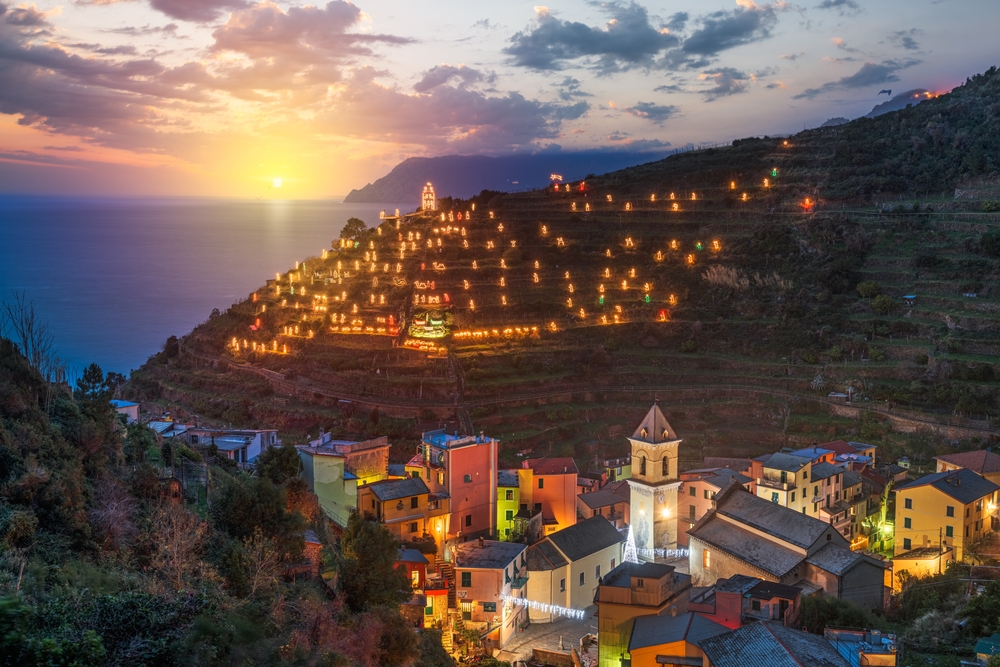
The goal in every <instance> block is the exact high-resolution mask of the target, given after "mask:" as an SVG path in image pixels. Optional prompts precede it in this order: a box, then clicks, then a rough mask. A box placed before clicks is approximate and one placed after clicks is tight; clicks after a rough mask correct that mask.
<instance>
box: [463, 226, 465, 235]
mask: <svg viewBox="0 0 1000 667" xmlns="http://www.w3.org/2000/svg"><path fill="white" fill-rule="evenodd" d="M462 236H465V227H462Z"/></svg>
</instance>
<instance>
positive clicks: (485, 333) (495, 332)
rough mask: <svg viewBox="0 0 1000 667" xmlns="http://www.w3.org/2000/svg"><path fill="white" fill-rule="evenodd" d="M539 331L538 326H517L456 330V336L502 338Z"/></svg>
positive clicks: (528, 334)
mask: <svg viewBox="0 0 1000 667" xmlns="http://www.w3.org/2000/svg"><path fill="white" fill-rule="evenodd" d="M537 333H538V327H529V326H517V327H506V328H504V329H479V330H475V331H456V332H455V333H454V334H453V335H454V337H455V338H500V337H507V338H510V337H515V336H530V335H532V334H537Z"/></svg>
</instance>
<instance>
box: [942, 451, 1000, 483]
mask: <svg viewBox="0 0 1000 667" xmlns="http://www.w3.org/2000/svg"><path fill="white" fill-rule="evenodd" d="M934 461H935V462H936V463H937V471H936V472H951V471H952V470H961V469H962V468H965V469H966V470H971V471H972V472H974V473H976V474H977V475H979V476H980V477H983V478H985V479H988V480H989V481H991V482H993V483H994V484H997V485H1000V454H995V453H994V452H991V451H990V450H988V449H980V450H977V451H974V452H962V453H960V454H943V455H941V456H935V457H934Z"/></svg>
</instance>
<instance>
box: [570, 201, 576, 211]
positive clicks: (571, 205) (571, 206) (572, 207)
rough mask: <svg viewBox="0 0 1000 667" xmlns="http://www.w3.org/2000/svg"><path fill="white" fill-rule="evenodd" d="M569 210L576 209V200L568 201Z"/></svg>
mask: <svg viewBox="0 0 1000 667" xmlns="http://www.w3.org/2000/svg"><path fill="white" fill-rule="evenodd" d="M569 210H571V211H575V210H576V202H572V203H570V205H569Z"/></svg>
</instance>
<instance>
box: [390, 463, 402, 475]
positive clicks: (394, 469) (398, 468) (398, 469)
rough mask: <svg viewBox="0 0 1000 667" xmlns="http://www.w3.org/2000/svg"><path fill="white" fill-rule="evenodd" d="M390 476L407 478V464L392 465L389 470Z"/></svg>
mask: <svg viewBox="0 0 1000 667" xmlns="http://www.w3.org/2000/svg"><path fill="white" fill-rule="evenodd" d="M387 470H388V472H389V475H390V476H391V477H406V476H407V475H406V464H405V463H390V464H389V467H388V468H387Z"/></svg>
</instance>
